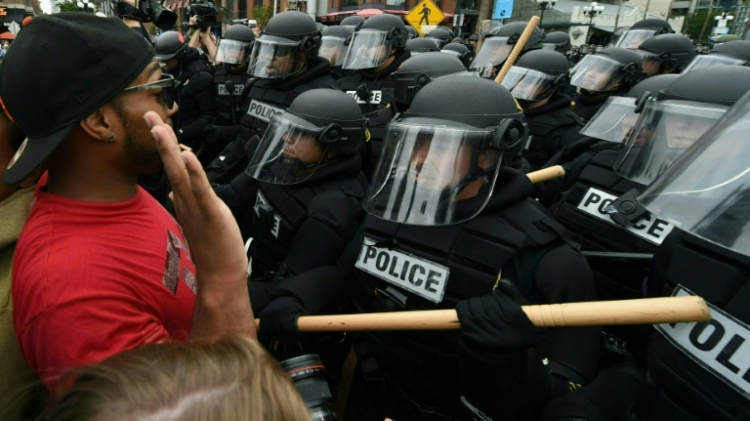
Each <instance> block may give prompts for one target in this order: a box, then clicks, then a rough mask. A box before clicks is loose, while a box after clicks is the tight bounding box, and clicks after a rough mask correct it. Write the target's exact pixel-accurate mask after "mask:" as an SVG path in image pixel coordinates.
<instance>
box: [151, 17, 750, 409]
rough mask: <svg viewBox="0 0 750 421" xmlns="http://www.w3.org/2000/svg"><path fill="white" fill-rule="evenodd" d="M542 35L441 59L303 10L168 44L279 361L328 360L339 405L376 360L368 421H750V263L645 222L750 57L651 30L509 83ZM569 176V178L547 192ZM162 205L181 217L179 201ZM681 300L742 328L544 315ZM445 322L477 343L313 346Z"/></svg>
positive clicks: (662, 223) (398, 338) (360, 389)
mask: <svg viewBox="0 0 750 421" xmlns="http://www.w3.org/2000/svg"><path fill="white" fill-rule="evenodd" d="M525 26H526V23H525V22H513V23H508V24H505V25H503V26H501V27H499V28H497V29H495V30H493V32H491V33H489V34H487V35H486V36H484V37H483V38H482V39H480V37H478V36H476V35H472V36H470V37H469V38H468V39H467V40H463V39H460V38H459V39H455V38H454V36H453V34H452V33H451V32H450V31H449V30H446V29H445V28H442V27H439V28H437V29H434V30H433V31H431V32H430V33H429V34H427V36H426V37H417V36H416V33H415V32H414V31H413V29H411V28H410V27H408V26H407V25H405V24H404V22H403V20H402V19H401V17H399V16H395V15H390V14H382V15H376V16H373V17H371V18H369V19H366V20H365V19H363V18H357V17H352V18H347V19H345V20H344V21H342V22H341V25H339V26H334V27H328V28H325V30H324V31H322V32H321V29H320V28H319V26H318V25H316V23H315V22H314V21H313V20H311V19H310V17H309V16H308V15H306V14H304V13H300V12H294V11H289V12H284V13H280V14H277V15H275V16H274V17H273V18H272V19H271V20H270V21H269V22H268V24H267V26H266V27H265V29H264V30H263V31H262V32H261V34H260V36H258V37H256V36H255V34H254V33H253V31H252V30H251V29H250V28H248V27H246V26H242V25H233V26H231V27H229V28H227V30H226V31H225V33H224V35H223V37H221V39H220V40H219V41H218V45H217V46H216V47H215V48H206V46H204V48H203V49H205V50H207V51H203V50H202V49H201V48H200V47H199V46H198V45H197V44H192V45H191V41H190V40H188V39H186V38H185V37H183V35H182V34H180V33H178V32H166V33H164V34H162V35H160V36H159V37H158V38H157V39H156V42H155V50H156V57H157V59H158V60H159V61H160V62H161V63H162V64H163V68H164V70H165V72H166V73H168V74H170V75H172V76H173V77H174V80H175V82H176V86H177V90H178V93H179V112H178V114H177V115H176V116H174V117H173V118H172V120H173V123H174V127H175V132H176V133H177V136H178V138H179V141H180V142H181V143H182V144H184V145H186V146H189V147H190V148H192V149H193V151H195V152H196V153H197V155H198V157H199V158H200V160H201V162H202V163H203V165H204V167H205V169H206V171H207V173H208V175H209V180H210V182H211V183H212V185H213V186H214V188H215V191H216V192H217V194H218V195H219V196H220V197H221V198H222V199H223V200H224V201H225V202H226V203H227V204H228V205H229V207H230V209H231V210H232V212H233V214H234V216H235V217H236V219H237V222H238V224H239V225H240V227H241V230H242V233H243V237H244V238H245V239H248V240H249V239H252V241H248V246H247V247H248V253H249V255H250V256H251V257H252V264H251V267H250V268H248V274H249V289H250V296H251V300H252V307H253V310H254V312H255V314H256V316H259V317H260V319H261V324H260V331H259V336H260V338H261V341H262V343H263V344H264V345H265V346H266V347H267V348H268V349H269V350H271V351H272V352H273V353H274V355H275V356H276V357H277V358H278V359H280V360H281V359H287V358H290V357H294V356H299V355H303V354H311V353H314V354H318V355H320V357H321V359H322V360H323V362H324V364H325V365H326V368H327V372H328V375H329V377H330V379H329V380H330V382H331V384H332V385H334V386H335V385H336V384H337V382H338V379H339V375H340V374H341V371H342V370H341V367H342V364H343V362H344V359H345V357H346V355H347V354H348V353H349V351H350V349H354V350H355V351H356V354H357V357H358V362H357V365H356V369H355V373H354V378H353V381H352V385H351V391H350V392H349V399H348V403H347V407H346V419H348V420H352V421H366V420H373V421H375V420H377V421H382V420H383V419H384V418H386V417H389V418H392V419H395V420H398V421H407V420H456V419H471V418H474V419H481V420H488V419H493V420H590V421H595V420H607V421H614V420H648V421H668V420H695V421H698V420H700V421H707V420H712V421H724V420H726V421H729V420H747V419H750V400H749V399H750V375H749V374H748V373H750V371H749V370H750V362H749V360H748V359H747V355H748V354H750V352H749V351H750V350H748V348H747V346H748V345H747V344H748V343H750V329H748V327H747V326H748V325H749V324H750V313H749V312H748V310H747V309H748V308H750V283H748V282H747V280H748V279H750V277H749V276H750V264H749V263H748V261H747V258H748V257H747V256H745V255H743V254H742V253H739V252H737V251H734V250H732V249H730V248H726V247H719V246H717V245H716V244H715V243H716V241H709V240H706V236H705V235H702V234H701V233H700V232H694V231H693V232H691V231H690V230H681V229H680V228H679V227H678V226H679V223H680V222H679V221H676V220H665V219H660V218H659V217H658V216H656V215H653V214H651V213H649V211H648V210H646V209H645V208H644V207H643V206H642V205H641V204H640V203H639V202H638V200H637V197H638V195H639V194H640V193H642V192H643V191H644V189H645V188H646V187H647V186H649V185H651V184H652V183H653V182H654V180H656V179H657V177H659V176H660V175H662V174H663V173H664V172H665V171H666V170H667V168H668V167H670V166H671V165H672V164H673V163H674V162H675V161H676V160H677V158H678V157H679V156H680V155H681V154H682V152H684V151H685V150H686V149H688V148H689V147H690V146H691V145H692V144H693V143H694V142H695V141H696V140H698V138H700V137H701V135H703V134H704V133H706V132H707V131H709V129H710V128H711V127H712V125H713V124H714V123H716V121H717V120H719V119H720V118H721V117H722V116H723V115H724V114H725V113H726V111H727V109H729V108H730V107H731V106H732V105H733V104H734V103H735V102H737V101H738V100H739V99H740V97H742V96H743V94H744V93H745V92H747V91H748V89H750V69H749V68H748V67H746V66H747V65H748V63H750V42H748V41H732V42H728V43H725V44H722V45H719V46H717V47H716V48H714V49H713V51H711V52H710V54H707V55H702V56H699V57H696V51H695V48H694V47H693V45H692V42H691V41H690V40H689V39H688V38H686V37H685V36H682V35H678V34H675V33H674V31H672V29H671V28H670V27H669V25H668V24H667V23H666V22H664V21H659V20H654V19H647V20H644V21H642V22H639V23H637V24H635V25H634V26H633V27H632V28H630V29H629V30H628V31H627V32H625V33H624V34H622V35H621V36H620V37H619V39H618V40H617V42H616V44H615V45H613V46H610V47H606V48H601V49H597V50H596V51H593V52H592V53H591V54H585V55H582V56H581V57H577V58H575V60H576V61H577V63H576V64H574V63H573V62H571V57H570V56H569V55H566V54H564V53H567V52H568V51H569V50H570V40H569V39H568V38H567V35H566V34H564V33H550V34H546V35H545V34H544V33H543V32H542V31H540V30H539V29H535V30H534V32H533V34H532V36H531V37H530V38H529V39H528V41H527V42H526V44H525V45H524V46H523V48H522V54H521V55H520V57H519V58H518V60H517V61H516V62H515V64H514V65H513V67H511V68H510V71H509V72H508V74H507V76H506V77H505V78H504V80H503V81H502V84H498V83H495V82H494V80H493V79H494V78H495V76H496V75H497V72H498V70H499V69H500V67H501V66H502V65H503V63H504V62H505V60H506V59H507V58H508V56H509V53H510V51H511V49H512V48H513V47H514V46H515V43H516V42H517V41H518V39H519V37H520V35H521V33H522V31H523V30H524V28H525ZM212 49H213V50H215V51H211V50H212ZM206 52H210V53H213V57H211V56H210V55H209V54H206ZM571 67H572V68H571ZM555 164H558V165H562V166H563V167H564V168H565V176H564V177H563V178H560V179H557V180H552V181H548V182H545V183H541V184H537V185H532V184H531V182H530V181H529V179H528V178H527V177H526V176H525V173H527V172H529V171H533V170H537V169H540V168H544V167H548V166H550V165H555ZM143 185H144V186H145V187H147V188H148V189H149V191H151V192H152V193H153V194H154V195H155V196H156V197H157V199H159V200H161V201H162V202H163V203H164V204H165V205H166V206H169V203H168V199H166V197H167V196H166V187H165V186H166V183H164V182H163V179H159V177H158V176H154V177H150V178H148V179H146V178H144V179H143ZM717 207H720V206H719V205H718V204H717ZM716 212H719V211H718V210H717V211H716ZM678 293H680V294H682V293H693V294H697V295H700V296H703V297H705V298H706V299H707V301H708V302H709V303H710V304H711V305H712V309H713V311H714V312H720V313H721V314H723V316H724V318H725V319H727V320H731V321H732V322H733V323H734V324H733V325H732V327H731V329H730V327H729V326H726V325H725V326H722V325H721V324H716V323H714V324H711V325H708V324H705V323H704V324H689V325H687V326H689V327H691V328H692V331H691V330H687V331H686V332H687V333H684V332H683V333H679V332H676V330H677V328H676V327H675V326H678V325H671V326H668V325H665V326H666V327H663V326H660V327H658V329H656V328H654V327H651V326H647V327H635V326H632V327H624V328H618V329H613V328H609V327H605V328H599V327H579V328H558V329H537V328H535V327H534V326H533V325H532V324H531V322H530V321H529V320H528V318H527V317H526V316H525V314H524V313H523V311H522V310H521V307H520V306H521V305H523V304H546V303H564V302H581V301H592V300H604V299H625V298H639V297H655V296H664V295H672V294H678ZM439 308H456V309H457V311H458V316H459V319H460V321H461V331H460V332H441V331H425V332H421V331H411V332H368V333H361V334H351V333H350V334H325V335H324V334H305V333H300V332H298V331H297V329H296V327H295V326H296V325H295V322H296V319H297V317H298V316H300V315H314V314H336V313H353V312H391V311H408V310H428V309H439ZM727 323H728V322H727ZM686 329H687V328H686ZM724 330H726V332H724ZM680 332H682V331H680ZM681 334H682V335H683V336H684V337H687V338H688V339H684V338H683V337H682V336H680V335H681ZM722 335H723V336H722ZM732 335H734V336H733V337H732ZM730 337H732V339H731V340H730ZM743 347H744V348H743ZM712 350H713V351H716V355H714V354H710V353H708V351H712ZM719 351H720V352H719ZM743 353H744V354H743ZM717 355H718V356H717ZM742 355H744V357H743V356H742ZM717 364H718V365H723V366H724V367H725V368H728V370H729V371H728V372H727V373H728V374H727V373H724V372H721V371H720V370H717V369H716V368H715V367H716V366H717ZM334 390H335V389H334Z"/></svg>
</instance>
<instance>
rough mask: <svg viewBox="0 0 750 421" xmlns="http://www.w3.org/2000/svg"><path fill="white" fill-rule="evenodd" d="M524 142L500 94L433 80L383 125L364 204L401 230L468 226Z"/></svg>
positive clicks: (497, 89)
mask: <svg viewBox="0 0 750 421" xmlns="http://www.w3.org/2000/svg"><path fill="white" fill-rule="evenodd" d="M417 58H419V57H417ZM445 98H450V99H451V100H450V101H445ZM527 137H528V129H527V128H526V126H525V124H524V123H523V113H522V112H521V110H520V108H519V107H518V105H517V104H516V101H515V99H514V98H513V96H512V95H511V94H510V93H509V92H508V90H507V89H505V88H503V87H502V86H500V85H499V84H497V83H494V82H493V81H490V80H486V79H482V78H478V77H466V76H458V75H450V76H445V77H442V78H440V79H437V80H435V81H434V82H432V83H430V84H429V85H427V86H425V87H424V88H422V90H420V91H419V93H417V95H416V96H415V97H414V101H413V102H412V105H411V108H410V109H409V111H407V112H405V113H403V114H402V115H401V116H400V117H399V118H397V119H394V120H392V121H391V122H390V123H389V124H388V129H387V134H386V137H385V140H384V146H383V154H382V155H381V157H380V161H379V163H378V166H377V168H376V169H375V172H374V174H373V177H372V182H371V183H370V186H369V190H368V193H367V197H366V198H365V200H364V202H363V206H364V208H365V210H366V211H367V212H369V213H370V214H372V215H374V216H376V217H378V218H382V219H385V220H389V221H393V222H397V223H402V224H410V225H448V224H455V223H460V222H463V221H467V220H469V219H471V218H473V217H474V216H476V215H477V214H479V212H481V211H482V209H484V207H485V205H486V204H487V202H488V200H489V198H490V196H491V195H492V191H493V188H494V185H495V180H496V179H497V174H498V170H499V167H500V165H501V162H502V160H503V154H504V152H505V151H507V150H509V149H512V148H515V147H517V146H518V145H519V144H523V143H524V142H525V140H526V138H527Z"/></svg>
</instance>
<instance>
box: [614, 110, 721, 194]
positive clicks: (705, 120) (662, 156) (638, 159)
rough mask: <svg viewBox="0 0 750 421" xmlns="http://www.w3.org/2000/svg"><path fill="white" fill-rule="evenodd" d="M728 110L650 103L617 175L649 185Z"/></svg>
mask: <svg viewBox="0 0 750 421" xmlns="http://www.w3.org/2000/svg"><path fill="white" fill-rule="evenodd" d="M726 110H727V107H723V106H720V105H714V104H704V103H700V102H689V101H659V102H657V101H654V100H650V101H649V102H648V103H646V106H645V107H644V109H643V111H642V112H641V116H640V118H639V119H638V122H637V123H636V125H635V126H634V127H633V130H632V131H631V133H630V136H629V137H628V141H627V144H626V145H625V148H624V149H623V151H622V154H621V155H620V158H619V159H618V160H617V162H616V163H615V171H617V173H618V174H620V175H621V176H622V177H625V178H627V179H628V180H630V181H633V182H636V183H640V184H643V185H649V184H651V182H652V181H654V180H655V179H656V177H658V176H659V175H660V174H661V173H663V172H664V171H665V170H666V169H667V168H669V166H671V165H672V164H673V163H674V162H675V161H676V160H677V158H679V157H680V155H682V153H683V152H685V150H686V149H687V148H688V147H690V146H691V145H692V144H693V143H695V141H696V140H698V138H699V137H701V136H702V135H703V134H704V133H706V132H707V131H708V129H710V128H711V126H713V125H714V124H715V123H716V121H718V120H719V118H720V117H721V116H722V115H723V114H724V112H725V111H726Z"/></svg>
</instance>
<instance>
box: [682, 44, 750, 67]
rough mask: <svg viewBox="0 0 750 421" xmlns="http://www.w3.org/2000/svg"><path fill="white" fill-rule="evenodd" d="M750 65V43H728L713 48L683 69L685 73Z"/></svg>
mask: <svg viewBox="0 0 750 421" xmlns="http://www.w3.org/2000/svg"><path fill="white" fill-rule="evenodd" d="M748 64H750V41H744V40H743V41H730V42H725V43H723V44H720V45H717V46H715V47H714V48H713V49H712V50H711V51H710V52H709V53H708V54H701V55H699V56H697V57H695V58H694V59H693V61H691V62H690V64H689V65H688V66H687V67H686V68H685V70H684V71H685V73H687V72H689V71H691V70H695V69H700V68H703V67H713V66H747V65H748Z"/></svg>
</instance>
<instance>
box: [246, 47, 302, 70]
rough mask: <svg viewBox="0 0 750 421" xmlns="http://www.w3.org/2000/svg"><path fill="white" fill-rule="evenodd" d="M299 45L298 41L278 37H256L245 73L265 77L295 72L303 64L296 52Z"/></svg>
mask: <svg viewBox="0 0 750 421" xmlns="http://www.w3.org/2000/svg"><path fill="white" fill-rule="evenodd" d="M264 38H265V39H264ZM299 45H300V43H299V42H298V41H291V40H286V39H284V38H279V37H260V38H258V39H256V40H255V43H254V45H253V52H252V54H251V55H250V66H249V67H248V69H247V73H248V74H249V75H251V76H256V77H261V78H266V79H273V78H280V77H286V76H289V75H292V74H295V73H297V72H298V71H299V70H300V69H301V68H302V65H303V64H304V63H303V61H302V58H301V57H300V55H299V53H298V52H299Z"/></svg>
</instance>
